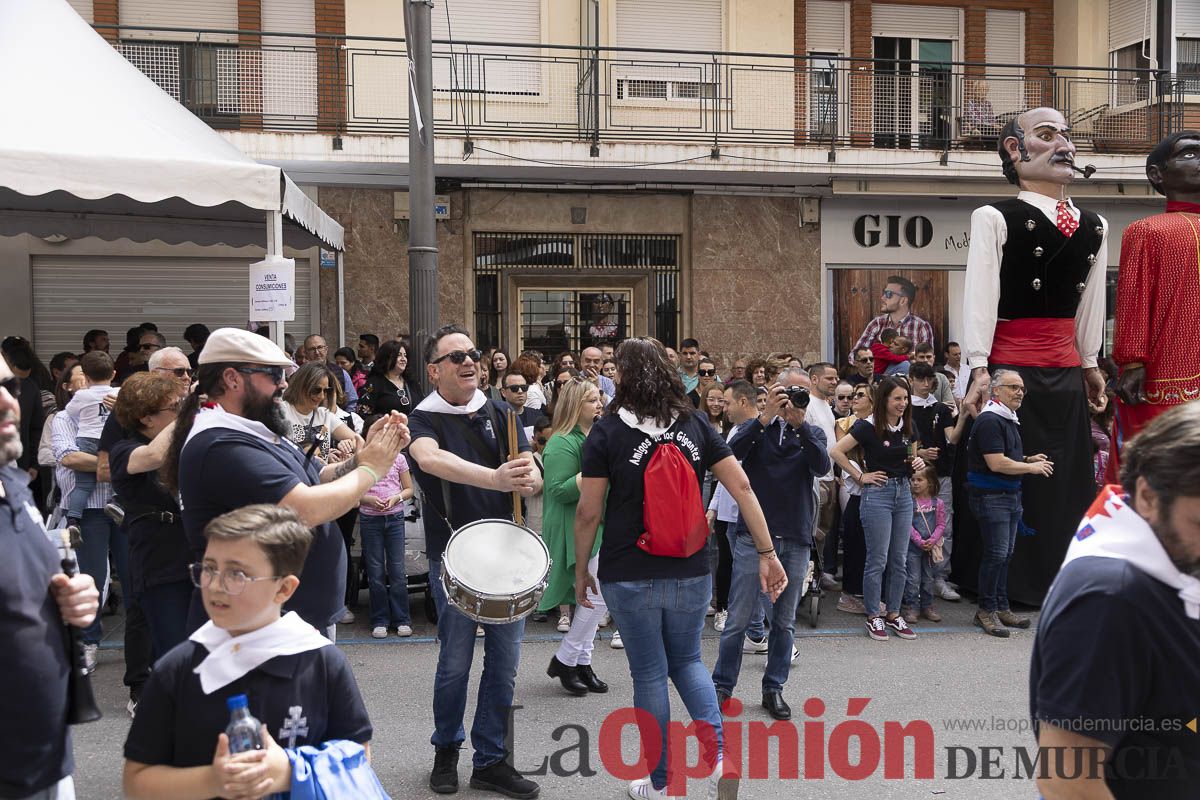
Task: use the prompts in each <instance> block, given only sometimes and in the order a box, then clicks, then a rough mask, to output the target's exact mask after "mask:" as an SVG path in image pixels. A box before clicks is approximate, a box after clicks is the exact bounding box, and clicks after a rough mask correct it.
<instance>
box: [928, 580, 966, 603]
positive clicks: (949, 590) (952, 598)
mask: <svg viewBox="0 0 1200 800" xmlns="http://www.w3.org/2000/svg"><path fill="white" fill-rule="evenodd" d="M933 596H934V597H940V598H942V599H943V600H946V601H949V602H951V603H957V602H958V601H959V600H962V595H960V594H959V593H958V592H956V591H954V587H953V586H951V585H950V584H949V583H947V582H946V581H934V582H933Z"/></svg>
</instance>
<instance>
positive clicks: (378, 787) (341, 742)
mask: <svg viewBox="0 0 1200 800" xmlns="http://www.w3.org/2000/svg"><path fill="white" fill-rule="evenodd" d="M285 752H286V753H287V754H288V759H289V760H291V762H292V791H291V792H290V793H289V794H283V793H279V794H275V795H272V798H273V800H289V799H290V800H391V798H390V797H388V794H387V792H385V791H384V790H383V785H382V784H380V783H379V777H378V776H377V775H376V774H375V770H373V769H371V765H370V764H369V763H368V762H367V751H366V749H364V748H363V746H362V745H361V744H359V743H358V742H351V741H347V740H345V739H334V740H331V741H328V742H323V743H322V744H321V745H320V747H313V746H311V745H304V746H301V747H297V748H294V749H289V750H285Z"/></svg>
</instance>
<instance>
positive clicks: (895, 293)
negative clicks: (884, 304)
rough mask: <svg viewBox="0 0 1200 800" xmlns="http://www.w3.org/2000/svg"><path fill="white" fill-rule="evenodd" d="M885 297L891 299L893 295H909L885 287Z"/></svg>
mask: <svg viewBox="0 0 1200 800" xmlns="http://www.w3.org/2000/svg"><path fill="white" fill-rule="evenodd" d="M883 297H884V299H886V300H891V299H892V298H893V297H907V295H905V294H904V292H893V291H892V290H891V289H884V290H883Z"/></svg>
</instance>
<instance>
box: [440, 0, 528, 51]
mask: <svg viewBox="0 0 1200 800" xmlns="http://www.w3.org/2000/svg"><path fill="white" fill-rule="evenodd" d="M447 18H448V19H449V22H448V23H447ZM430 25H431V26H432V30H433V38H434V39H454V40H455V41H464V42H470V41H474V42H512V43H514V44H538V43H540V42H541V40H542V0H441V1H440V2H437V3H434V4H433V15H432V17H431V18H430ZM451 32H453V33H454V35H453V36H451V35H450V33H451Z"/></svg>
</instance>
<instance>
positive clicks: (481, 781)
mask: <svg viewBox="0 0 1200 800" xmlns="http://www.w3.org/2000/svg"><path fill="white" fill-rule="evenodd" d="M471 788H472V789H483V790H484V791H487V792H498V793H500V794H502V795H504V796H505V797H516V798H518V800H530V798H534V797H537V796H538V791H539V788H538V785H537V784H536V783H534V782H533V781H531V780H529V779H528V778H526V777H525V776H523V775H522V774H521V773H519V772H517V771H516V770H515V769H513V766H512V765H511V764H509V763H508V762H507V761H497V762H496V763H495V764H492V765H491V766H488V767H484V768H483V769H479V768H478V767H476V768H475V769H474V770H473V771H472V772H471Z"/></svg>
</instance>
